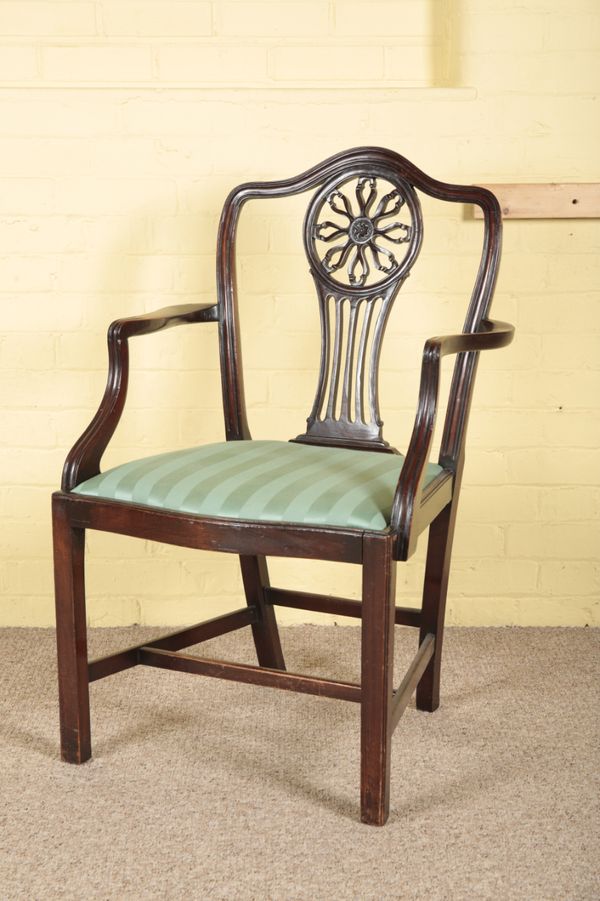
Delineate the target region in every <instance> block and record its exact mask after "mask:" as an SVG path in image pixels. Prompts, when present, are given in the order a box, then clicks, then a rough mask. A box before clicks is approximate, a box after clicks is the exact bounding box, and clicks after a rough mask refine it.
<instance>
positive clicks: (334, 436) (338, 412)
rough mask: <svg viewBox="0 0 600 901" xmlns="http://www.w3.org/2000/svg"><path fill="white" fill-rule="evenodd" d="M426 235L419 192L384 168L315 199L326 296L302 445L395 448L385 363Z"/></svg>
mask: <svg viewBox="0 0 600 901" xmlns="http://www.w3.org/2000/svg"><path fill="white" fill-rule="evenodd" d="M421 235H422V227H421V213H420V206H419V203H418V200H417V197H416V194H415V192H414V190H413V188H412V187H411V186H410V185H409V184H408V182H405V181H404V180H403V179H400V178H399V177H398V176H397V175H396V174H392V173H390V172H389V171H386V170H384V169H383V168H381V169H379V170H378V172H376V173H375V174H369V176H365V175H362V174H360V173H355V174H354V175H353V176H352V177H348V175H347V174H346V175H344V176H343V177H339V176H338V177H337V178H336V179H333V180H331V181H330V182H328V183H327V184H325V185H324V186H323V187H322V188H321V190H320V191H319V192H318V193H317V194H316V195H315V197H314V198H313V201H312V203H311V205H310V207H309V209H308V213H307V217H306V221H305V229H304V237H305V246H306V250H307V254H308V257H309V260H310V263H311V272H312V275H313V278H314V279H315V284H316V286H317V291H318V297H319V306H320V313H321V365H320V372H319V382H318V385H317V391H316V395H315V400H314V404H313V408H312V410H311V413H310V416H309V417H308V420H307V430H306V432H305V434H303V435H299V436H298V438H297V439H296V440H297V441H304V442H314V443H319V444H321V443H334V444H337V443H342V444H345V445H347V446H355V447H370V448H372V449H379V450H391V448H389V445H388V444H387V442H385V441H384V440H383V436H382V425H383V423H382V421H381V416H380V413H379V398H378V369H379V357H380V354H381V344H382V339H383V335H384V332H385V327H386V324H387V320H388V317H389V313H390V310H391V307H392V304H393V302H394V299H395V297H396V295H397V293H398V291H399V289H400V287H401V285H402V283H403V282H404V280H405V279H406V278H407V277H408V275H409V272H410V267H411V266H412V263H413V262H414V260H415V258H416V256H417V254H418V251H419V248H420V244H421Z"/></svg>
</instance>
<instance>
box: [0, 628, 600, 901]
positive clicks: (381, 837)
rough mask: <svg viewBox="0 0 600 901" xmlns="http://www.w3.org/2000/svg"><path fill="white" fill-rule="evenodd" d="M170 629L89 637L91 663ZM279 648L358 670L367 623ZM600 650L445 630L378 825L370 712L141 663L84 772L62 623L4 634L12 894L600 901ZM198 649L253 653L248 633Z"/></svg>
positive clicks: (0, 667)
mask: <svg viewBox="0 0 600 901" xmlns="http://www.w3.org/2000/svg"><path fill="white" fill-rule="evenodd" d="M397 631H398V643H397V658H398V660H399V661H400V662H401V663H402V666H403V667H404V668H405V667H406V665H407V664H408V662H409V660H410V658H411V656H412V653H413V651H414V644H415V638H414V633H412V632H411V631H409V630H405V629H398V630H397ZM160 632H161V630H160V629H158V630H149V629H136V630H132V629H118V630H117V629H104V630H93V631H92V633H91V636H90V653H91V656H98V655H99V654H102V653H108V652H110V651H112V650H114V649H117V648H119V647H123V646H126V645H127V644H131V643H133V642H136V641H140V640H145V639H146V638H148V637H149V636H150V635H156V634H160ZM282 641H283V645H284V650H285V652H286V657H287V664H288V668H289V669H290V670H292V671H296V672H308V673H314V674H323V675H329V676H330V677H332V678H340V679H345V680H355V679H357V677H358V662H359V633H358V630H357V629H356V628H351V627H349V628H345V627H344V628H341V627H333V626H296V627H289V628H286V629H283V630H282ZM599 650H600V630H597V631H592V630H589V629H463V628H454V629H450V630H449V631H448V632H447V644H446V649H445V666H444V671H443V697H442V706H441V707H440V709H439V710H438V711H437V712H436V713H435V714H425V713H419V712H417V711H416V710H415V709H414V705H413V706H410V707H409V708H408V709H407V711H406V713H405V714H404V717H403V718H402V721H401V723H400V725H399V727H398V729H397V730H396V733H395V735H394V742H393V770H392V810H391V815H390V819H389V823H388V825H387V826H386V827H384V828H382V829H377V828H374V827H368V826H363V825H361V824H360V822H359V821H358V817H359V810H358V773H359V743H358V737H359V732H358V726H359V717H358V714H359V710H358V705H355V704H348V703H344V702H342V701H333V700H325V699H320V698H315V697H310V696H306V695H299V694H292V693H290V692H282V691H273V690H269V689H264V688H253V687H250V686H243V685H239V684H236V683H232V682H221V681H219V680H216V679H209V678H202V677H198V676H191V675H184V674H179V673H169V672H166V671H159V670H153V669H150V668H141V667H140V668H137V669H135V670H128V671H126V672H123V673H120V674H118V675H114V676H111V677H110V678H108V679H105V680H103V681H100V682H97V683H95V684H94V685H93V686H92V688H91V695H92V730H93V731H92V740H93V749H94V757H93V759H92V760H91V761H90V762H88V763H86V764H85V765H83V766H80V767H76V766H70V765H68V764H64V763H61V762H60V760H59V758H58V736H57V698H56V676H55V666H54V638H53V634H52V632H50V631H48V630H41V629H40V630H35V629H3V630H0V898H1V899H10V901H12V899H28V901H30V899H40V901H42V899H43V901H46V899H55V898H67V899H71V898H72V899H152V898H161V899H162V898H165V899H215V901H221V899H223V901H236V899H240V901H321V899H323V901H325V899H327V901H345V899H357V901H371V899H372V901H381V899H428V901H432V899H433V901H442V899H451V901H453V899H494V901H496V899H511V901H513V899H527V901H538V899H540V901H554V899H561V901H580V899H590V901H592V899H593V901H597V899H598V898H600V876H599V861H600V843H599V831H600V810H599V804H598V800H599V791H598V788H599V774H600V760H599V757H600V754H599V746H600V741H599V739H600V734H599V711H600V703H599V701H600V697H599V693H600V692H599V681H600V680H599V678H598V676H599V655H598V651H599ZM202 653H205V654H206V655H207V656H209V655H210V656H220V657H229V658H230V659H235V660H239V661H243V662H250V663H253V662H254V655H253V648H252V647H251V642H250V632H249V631H248V630H244V631H243V632H240V633H237V634H235V635H228V636H224V637H222V638H219V639H214V640H213V641H211V642H208V643H206V644H205V645H204V646H203V650H202Z"/></svg>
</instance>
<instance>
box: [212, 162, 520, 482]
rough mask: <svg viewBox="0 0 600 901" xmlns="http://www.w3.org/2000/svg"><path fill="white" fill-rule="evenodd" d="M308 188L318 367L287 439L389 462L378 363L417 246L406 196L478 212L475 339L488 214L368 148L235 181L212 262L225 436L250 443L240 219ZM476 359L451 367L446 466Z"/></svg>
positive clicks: (490, 268) (484, 197)
mask: <svg viewBox="0 0 600 901" xmlns="http://www.w3.org/2000/svg"><path fill="white" fill-rule="evenodd" d="M315 188H317V190H316V192H315V193H314V195H313V197H312V200H311V202H310V204H309V207H308V210H307V213H306V217H305V220H304V247H305V250H306V255H307V257H308V262H309V266H310V271H311V274H312V277H313V279H314V282H315V287H316V291H317V297H318V303H319V313H320V322H321V359H320V367H319V374H318V383H317V389H316V393H315V399H314V403H313V407H312V409H311V411H310V414H309V416H308V419H307V428H306V431H305V432H304V433H303V434H301V435H298V436H297V437H296V438H295V439H294V440H295V441H298V442H302V443H310V444H323V445H332V446H336V445H341V446H344V447H351V448H362V449H365V450H378V451H384V452H388V453H390V452H391V453H396V452H397V451H396V450H395V448H393V447H391V446H390V445H389V443H388V442H387V441H386V440H385V439H384V438H383V434H382V427H383V422H382V420H381V414H380V409H379V392H378V372H379V358H380V353H381V345H382V341H383V337H384V334H385V329H386V325H387V322H388V318H389V314H390V311H391V308H392V305H393V303H394V300H395V298H396V296H397V294H398V292H399V290H400V288H401V287H402V285H403V284H404V282H405V280H406V279H407V278H408V276H409V275H410V272H411V269H412V266H413V264H414V263H415V261H416V259H417V257H418V255H419V251H420V249H421V244H422V239H423V217H422V212H421V205H420V202H419V198H418V196H417V190H420V191H423V192H424V193H425V194H428V195H429V196H431V197H434V198H437V199H439V200H446V201H452V202H455V203H470V204H472V203H476V204H477V205H479V206H481V207H482V209H483V212H484V245H483V252H482V258H481V265H480V269H479V274H478V277H477V280H476V283H475V287H474V290H473V294H472V297H471V303H470V305H469V310H468V313H467V316H466V319H465V325H464V330H465V332H475V331H477V330H478V329H479V327H480V325H481V323H482V321H483V320H484V318H485V316H486V315H487V311H488V309H489V305H490V301H491V297H492V294H493V290H494V286H495V282H496V277H497V268H498V262H499V256H500V245H501V230H502V223H501V217H500V210H499V208H498V204H497V202H496V199H495V198H494V197H493V195H492V194H490V192H489V191H486V190H485V189H483V188H476V187H465V186H457V185H449V184H445V183H443V182H439V181H436V180H435V179H432V178H430V177H429V176H428V175H426V174H425V173H424V172H422V171H421V170H420V169H418V168H417V167H416V166H414V165H413V164H412V163H411V162H409V161H408V160H407V159H405V158H404V157H402V156H400V155H399V154H397V153H394V152H392V151H389V150H385V149H383V148H377V147H364V148H356V149H353V150H349V151H346V152H344V153H340V154H338V155H337V156H334V157H332V158H330V159H329V160H326V161H325V162H324V163H322V164H320V165H319V166H315V167H314V168H313V169H310V170H308V171H307V172H305V173H303V174H302V175H299V176H297V177H296V178H290V179H286V180H285V181H278V182H263V183H260V182H256V183H248V184H243V185H240V186H239V187H238V188H236V189H235V190H234V191H232V192H231V194H230V195H229V197H228V198H227V201H226V203H225V206H224V209H223V215H222V217H221V223H220V227H219V238H218V260H217V285H218V295H219V303H220V322H221V326H220V342H221V360H222V380H223V400H224V409H225V427H226V433H227V437H228V438H229V439H231V438H233V439H239V438H249V437H250V430H249V427H248V421H247V416H246V409H245V403H244V387H243V372H242V366H241V351H240V344H239V337H238V332H239V328H238V311H237V290H236V282H235V237H236V229H237V223H238V219H239V214H240V211H241V209H242V206H243V205H244V203H245V202H246V201H247V200H250V199H256V198H272V197H287V196H291V195H293V194H298V193H301V192H304V191H308V190H312V189H315ZM415 189H417V190H415ZM465 356H467V357H468V359H467V360H465V359H464V357H465ZM477 356H478V354H477V353H476V352H474V353H471V354H466V355H461V357H462V358H461V357H459V359H458V360H457V363H456V369H455V375H454V381H453V385H452V390H451V399H450V403H449V406H448V411H447V413H448V415H447V419H446V428H445V431H444V440H443V450H442V456H443V458H444V462H445V465H446V466H447V467H450V468H455V467H456V463H457V460H458V457H459V454H460V450H461V447H462V437H463V434H464V431H465V428H466V420H467V415H468V409H469V404H470V399H471V390H472V383H473V376H474V373H475V366H476V361H477Z"/></svg>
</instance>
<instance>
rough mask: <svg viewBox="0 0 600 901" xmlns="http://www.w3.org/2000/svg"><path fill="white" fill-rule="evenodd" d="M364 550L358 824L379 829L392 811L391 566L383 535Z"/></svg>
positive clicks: (369, 540) (392, 628) (393, 572)
mask: <svg viewBox="0 0 600 901" xmlns="http://www.w3.org/2000/svg"><path fill="white" fill-rule="evenodd" d="M363 547H364V555H363V595H362V598H363V603H362V649H361V689H362V699H361V820H362V822H363V823H367V824H369V825H372V826H383V825H384V824H385V822H386V821H387V818H388V815H389V809H390V767H391V746H392V728H391V700H392V692H393V684H392V677H393V664H394V590H395V563H394V561H393V560H392V552H391V548H392V545H391V543H390V542H389V541H388V540H386V539H385V538H384V537H382V538H379V537H378V538H373V539H366V540H365V543H364V545H363Z"/></svg>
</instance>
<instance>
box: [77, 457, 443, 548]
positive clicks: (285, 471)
mask: <svg viewBox="0 0 600 901" xmlns="http://www.w3.org/2000/svg"><path fill="white" fill-rule="evenodd" d="M403 462H404V457H402V456H400V455H395V454H382V453H378V452H376V451H359V450H348V449H347V448H331V447H318V446H315V445H308V444H294V443H291V442H287V441H226V442H222V443H220V444H208V445H205V446H204V447H194V448H190V449H189V450H181V451H174V452H172V453H167V454H159V455H158V456H155V457H146V458H145V459H142V460H135V461H133V462H132V463H124V464H122V465H121V466H116V467H115V468H114V469H109V470H107V471H106V472H103V473H101V474H100V475H97V476H94V477H93V478H92V479H88V481H86V482H82V483H81V485H78V486H77V487H76V488H75V489H74V492H75V494H84V495H87V496H89V497H99V498H107V499H109V500H117V501H129V502H131V503H134V504H143V505H145V506H148V507H158V508H160V509H163V510H177V511H179V512H182V513H191V514H195V515H197V516H217V517H227V518H231V519H248V520H261V521H265V522H285V523H310V524H313V525H327V526H345V527H347V528H354V529H369V530H377V531H378V530H381V529H385V528H386V527H387V526H388V525H389V519H390V513H391V508H392V501H393V497H394V490H395V487H396V482H397V481H398V475H399V473H400V469H401V468H402V464H403ZM441 471H442V470H441V467H440V466H437V465H435V464H433V463H430V464H429V465H428V467H427V473H426V480H425V484H427V483H429V482H430V481H431V480H432V479H433V478H435V476H436V475H438V473H440V472H441Z"/></svg>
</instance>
